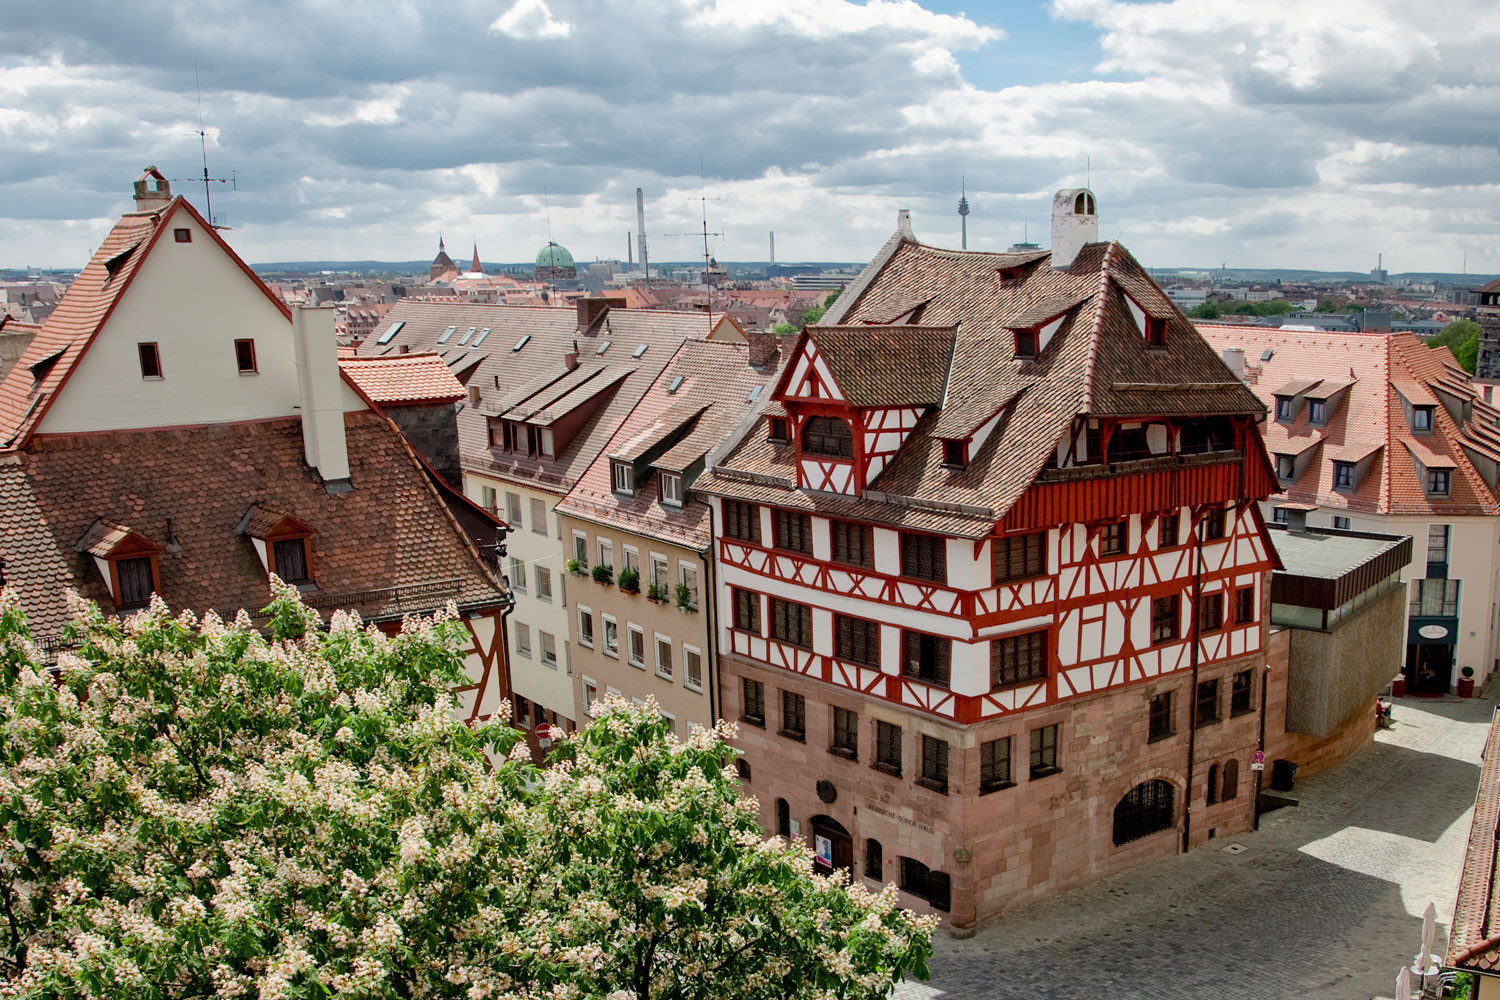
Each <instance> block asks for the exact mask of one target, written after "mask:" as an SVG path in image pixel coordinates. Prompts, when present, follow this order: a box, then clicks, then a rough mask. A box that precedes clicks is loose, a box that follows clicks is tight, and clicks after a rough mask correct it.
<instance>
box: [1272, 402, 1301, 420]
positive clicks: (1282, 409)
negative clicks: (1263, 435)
mask: <svg viewBox="0 0 1500 1000" xmlns="http://www.w3.org/2000/svg"><path fill="white" fill-rule="evenodd" d="M1295 402H1296V399H1295V398H1294V397H1292V396H1277V397H1276V419H1277V420H1290V419H1292V404H1293V403H1295Z"/></svg>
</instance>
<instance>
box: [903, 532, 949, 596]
mask: <svg viewBox="0 0 1500 1000" xmlns="http://www.w3.org/2000/svg"><path fill="white" fill-rule="evenodd" d="M901 575H902V576H910V577H914V578H916V579H918V580H934V581H936V582H938V583H946V582H947V581H948V556H947V543H946V542H945V541H944V540H943V539H942V538H939V537H937V536H936V535H916V534H911V533H910V532H905V531H903V532H902V533H901Z"/></svg>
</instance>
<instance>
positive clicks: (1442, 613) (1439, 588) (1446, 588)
mask: <svg viewBox="0 0 1500 1000" xmlns="http://www.w3.org/2000/svg"><path fill="white" fill-rule="evenodd" d="M1412 583H1413V584H1415V587H1416V589H1415V591H1414V592H1413V594H1412V599H1411V608H1410V613H1411V614H1413V615H1421V616H1423V617H1441V618H1452V617H1454V616H1455V615H1457V614H1458V581H1457V580H1445V579H1442V578H1440V577H1439V578H1429V579H1426V580H1413V581H1412Z"/></svg>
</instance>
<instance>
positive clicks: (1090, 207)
mask: <svg viewBox="0 0 1500 1000" xmlns="http://www.w3.org/2000/svg"><path fill="white" fill-rule="evenodd" d="M1098 242H1099V210H1098V205H1097V204H1096V203H1095V202H1094V192H1092V191H1090V190H1089V189H1088V188H1063V189H1062V190H1061V191H1059V192H1057V194H1055V195H1053V196H1052V266H1053V267H1055V268H1058V269H1059V270H1061V269H1063V268H1069V267H1072V266H1073V261H1074V260H1075V259H1077V257H1078V251H1080V250H1082V249H1083V248H1084V246H1085V245H1086V244H1089V243H1098Z"/></svg>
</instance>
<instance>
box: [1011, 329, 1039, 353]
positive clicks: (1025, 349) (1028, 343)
mask: <svg viewBox="0 0 1500 1000" xmlns="http://www.w3.org/2000/svg"><path fill="white" fill-rule="evenodd" d="M1036 333H1037V331H1036V327H1021V328H1020V329H1018V330H1016V357H1018V358H1034V357H1036V341H1037V336H1036Z"/></svg>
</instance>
